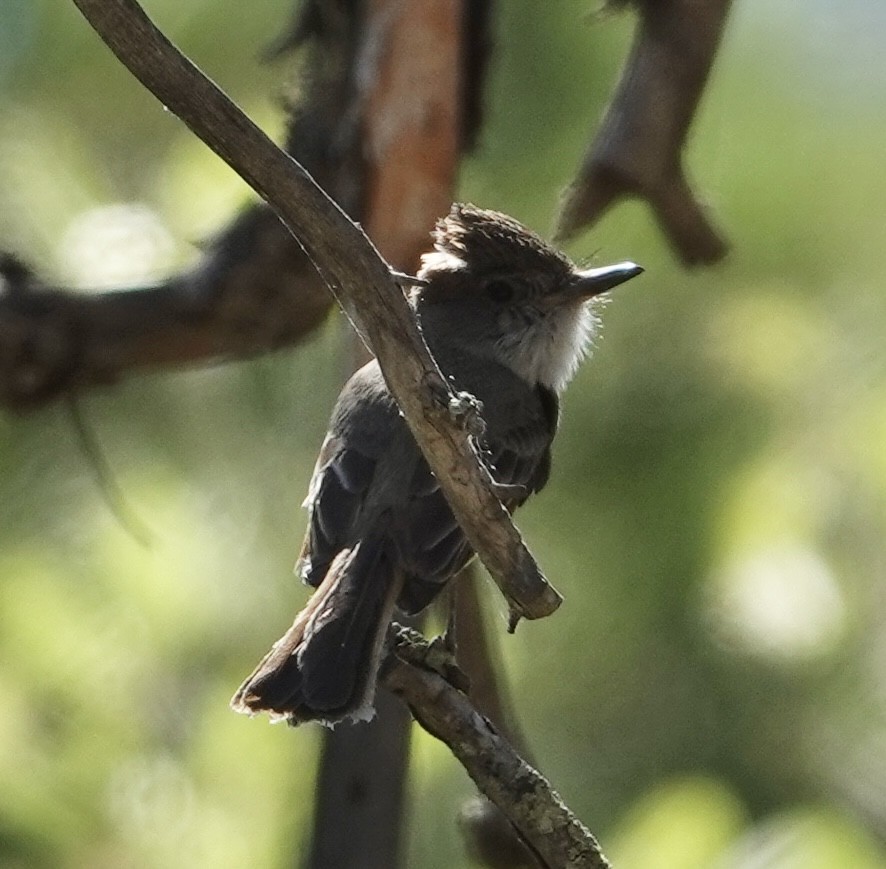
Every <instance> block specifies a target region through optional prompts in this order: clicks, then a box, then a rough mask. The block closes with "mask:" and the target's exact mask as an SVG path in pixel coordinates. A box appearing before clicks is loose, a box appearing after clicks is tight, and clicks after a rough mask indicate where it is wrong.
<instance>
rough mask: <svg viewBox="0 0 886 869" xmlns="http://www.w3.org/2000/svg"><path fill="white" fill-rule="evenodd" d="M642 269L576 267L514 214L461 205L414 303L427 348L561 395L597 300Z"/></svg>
mask: <svg viewBox="0 0 886 869" xmlns="http://www.w3.org/2000/svg"><path fill="white" fill-rule="evenodd" d="M642 271H643V269H642V268H640V267H639V266H638V265H635V264H634V263H630V262H625V263H619V264H618V265H613V266H604V267H602V268H595V269H587V270H581V269H578V268H577V267H576V266H575V264H574V263H573V262H572V261H571V260H570V259H569V258H568V257H567V256H566V255H565V254H563V253H561V252H560V251H558V250H557V249H556V248H554V247H552V246H551V245H549V244H548V243H547V242H545V241H544V240H543V239H542V238H541V237H540V236H538V235H537V234H536V233H534V232H532V230H530V229H527V228H526V227H525V226H523V225H522V224H521V223H519V222H518V221H516V220H514V219H513V218H512V217H508V216H507V215H505V214H501V213H499V212H497V211H488V210H486V209H482V208H477V207H476V206H473V205H463V204H455V205H453V206H452V210H451V211H450V213H449V214H448V215H446V217H444V218H442V219H441V220H440V221H439V222H438V223H437V226H436V228H435V230H434V249H433V250H432V251H430V252H429V253H426V254H424V255H423V256H422V266H421V269H420V270H419V273H418V276H419V278H422V279H423V280H424V281H425V282H426V283H424V284H423V285H422V286H419V287H417V288H416V289H415V291H414V303H415V306H416V310H417V312H418V315H419V318H420V320H421V321H422V324H423V328H424V329H425V332H426V335H427V337H428V339H429V343H430V342H431V341H446V342H451V343H454V344H458V345H463V346H464V347H465V349H467V350H469V351H470V352H474V353H476V354H478V355H488V356H491V357H493V358H495V359H497V360H498V361H499V362H502V363H503V364H506V365H508V366H509V367H510V368H512V369H513V370H514V372H515V373H517V374H518V375H520V376H521V377H522V378H523V379H524V380H526V381H527V382H528V383H530V384H533V385H534V384H535V383H542V384H543V385H545V386H548V387H550V388H552V389H554V390H556V391H557V392H560V391H562V389H563V388H564V387H565V386H566V384H567V383H568V382H569V380H570V378H571V377H572V375H573V374H574V372H575V370H576V368H577V367H578V364H579V362H580V361H581V359H582V357H583V356H584V354H585V352H586V351H587V348H588V346H589V344H590V340H591V338H592V337H593V334H594V331H595V329H596V328H597V325H598V322H599V321H598V319H597V317H596V316H595V314H594V311H593V309H592V305H591V304H590V303H591V300H593V299H595V298H597V297H599V296H600V295H602V294H603V293H606V292H607V291H608V290H611V289H613V288H614V287H617V286H618V285H619V284H621V283H624V282H625V281H627V280H629V279H630V278H632V277H635V276H636V275H638V274H640V273H641V272H642ZM431 349H432V350H433V349H434V348H433V347H432V348H431Z"/></svg>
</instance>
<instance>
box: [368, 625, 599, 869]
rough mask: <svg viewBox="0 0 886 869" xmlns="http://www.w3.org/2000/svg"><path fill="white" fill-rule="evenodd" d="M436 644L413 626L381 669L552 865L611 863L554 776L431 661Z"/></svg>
mask: <svg viewBox="0 0 886 869" xmlns="http://www.w3.org/2000/svg"><path fill="white" fill-rule="evenodd" d="M433 648H434V647H433V646H428V645H427V644H425V643H422V642H421V641H416V640H415V638H414V637H413V636H412V635H411V634H410V632H408V631H401V632H400V634H399V635H398V636H397V637H396V639H395V641H394V646H393V653H392V654H391V655H389V656H388V660H387V663H386V665H385V670H384V673H383V676H382V681H383V683H384V684H385V685H386V686H387V688H388V689H389V690H391V691H393V692H394V694H397V695H398V696H399V697H401V698H402V699H403V700H404V701H405V702H406V704H407V705H408V706H409V708H410V709H411V710H412V714H413V715H414V716H415V719H416V721H418V723H419V724H421V726H422V727H423V728H424V729H425V730H427V731H428V733H430V734H431V735H432V736H435V737H437V739H439V740H441V741H442V742H444V743H445V744H446V746H447V747H448V748H449V750H450V751H451V752H452V753H453V754H454V755H455V756H456V757H457V758H458V760H459V761H460V762H461V764H462V766H464V768H465V770H466V771H467V773H468V775H469V776H470V777H471V778H472V779H473V780H474V783H475V784H476V785H477V787H478V788H479V789H480V791H481V793H483V794H484V795H485V796H486V797H488V798H489V799H490V800H491V801H492V802H493V803H495V805H496V806H498V807H499V808H500V809H501V810H502V811H503V812H504V814H505V815H506V816H507V818H508V820H509V821H510V822H511V824H513V825H514V827H515V829H516V830H517V832H518V834H519V835H520V838H521V840H522V841H523V842H524V843H525V844H526V845H527V847H528V848H529V849H530V851H531V852H532V853H533V855H534V856H535V857H536V858H537V859H538V861H539V862H540V863H541V865H542V866H543V867H546V869H555V867H569V869H610V864H609V862H608V861H607V859H606V857H605V856H604V855H603V852H602V850H601V848H600V845H599V843H598V842H597V840H596V839H595V838H594V836H593V835H592V834H591V832H590V830H588V829H587V827H585V826H584V824H582V823H581V821H579V820H578V818H576V817H575V815H573V814H572V812H571V811H570V810H569V808H568V807H567V806H566V805H565V804H564V803H563V801H562V799H561V798H560V796H559V794H558V793H557V792H556V791H555V790H554V789H553V788H552V787H551V785H550V783H549V782H548V781H547V779H545V778H544V776H542V775H541V774H540V773H539V772H538V771H537V770H536V769H534V768H533V767H531V766H530V765H529V764H528V763H527V762H526V761H525V760H523V758H521V757H520V755H519V754H517V752H516V751H515V750H514V749H513V748H512V747H511V745H510V743H509V742H508V741H507V740H506V739H505V738H504V737H502V736H501V734H499V733H498V732H497V731H496V730H495V728H494V727H493V726H492V725H491V724H490V722H489V721H488V719H486V718H485V717H483V716H482V715H481V714H480V713H479V712H477V710H476V709H475V708H474V706H473V705H472V704H471V702H470V700H469V699H468V698H467V696H466V695H465V694H463V693H462V692H461V691H459V690H458V689H457V688H455V687H454V686H453V685H451V684H450V683H449V682H448V681H447V680H446V679H444V678H443V676H441V675H439V674H438V673H437V672H434V670H432V669H429V668H428V666H427V664H426V663H425V658H426V657H427V655H428V653H429V652H430V653H431V655H433Z"/></svg>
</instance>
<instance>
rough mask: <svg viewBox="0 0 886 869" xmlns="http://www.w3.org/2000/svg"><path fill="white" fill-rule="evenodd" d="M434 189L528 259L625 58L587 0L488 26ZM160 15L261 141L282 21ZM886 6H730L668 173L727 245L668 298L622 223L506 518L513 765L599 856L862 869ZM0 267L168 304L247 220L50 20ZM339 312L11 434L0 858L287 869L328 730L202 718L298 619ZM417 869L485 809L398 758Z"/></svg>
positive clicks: (670, 276)
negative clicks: (470, 97) (610, 280)
mask: <svg viewBox="0 0 886 869" xmlns="http://www.w3.org/2000/svg"><path fill="white" fill-rule="evenodd" d="M499 6H500V8H499V14H498V22H497V25H496V34H497V41H498V49H497V52H496V54H495V56H494V61H493V63H494V67H493V71H492V76H491V82H490V84H491V87H490V89H489V92H488V98H487V107H488V118H487V123H486V126H485V128H484V132H483V135H482V140H481V145H480V148H479V149H478V151H477V153H476V154H475V156H473V157H472V158H471V159H470V160H469V161H468V163H467V164H466V165H465V167H464V170H463V173H462V183H461V190H460V196H461V198H463V199H467V200H471V201H474V202H476V203H477V204H480V205H483V206H487V207H492V208H497V209H501V210H504V211H507V212H509V213H512V214H513V215H515V216H516V217H518V218H519V219H521V220H523V221H524V222H526V223H528V224H529V225H531V226H533V227H534V228H536V229H537V230H539V231H540V232H542V233H543V234H545V233H547V232H548V231H549V229H550V227H551V225H552V222H553V217H554V214H555V211H556V203H557V196H558V192H559V190H560V189H561V188H562V187H563V186H564V185H565V183H566V182H567V181H568V180H569V178H570V177H571V175H572V173H573V172H574V170H575V167H576V166H577V164H578V162H579V159H580V157H581V154H582V151H583V148H584V143H585V141H586V139H587V137H588V133H589V129H590V128H591V126H592V125H593V123H595V121H596V119H597V117H598V116H599V113H600V111H601V110H602V108H603V106H604V105H605V103H606V100H607V98H608V95H609V93H610V89H611V86H612V84H613V81H614V78H615V76H616V74H617V71H618V69H619V67H620V64H621V60H622V58H623V55H624V52H625V50H626V47H627V45H628V43H629V38H630V32H631V26H632V21H631V18H630V16H617V17H608V16H607V17H603V18H599V17H597V16H595V15H594V14H592V12H593V5H592V4H590V3H586V2H564V3H558V4H538V3H535V2H533V0H508V2H506V3H501V4H499ZM145 7H146V9H147V10H148V11H149V12H150V13H151V14H152V15H153V16H154V17H155V18H156V20H157V21H158V23H159V24H160V25H161V27H163V28H164V29H165V30H166V31H167V32H168V33H169V34H170V35H171V36H172V37H173V39H174V40H175V41H176V42H177V43H178V44H179V45H180V46H181V47H182V48H183V49H184V50H185V51H186V52H187V53H188V54H189V55H190V56H191V57H192V58H193V59H194V60H195V61H196V62H197V63H198V64H199V65H200V66H202V67H203V68H204V69H205V70H206V71H207V72H208V73H209V75H210V76H211V77H213V78H214V79H215V80H216V81H217V82H219V84H221V85H222V86H223V87H224V88H225V89H226V90H227V91H228V92H229V93H230V94H231V95H232V96H233V97H234V98H235V99H237V101H238V102H240V103H241V105H243V106H244V108H245V109H246V110H247V112H248V113H249V114H250V115H251V116H252V117H253V118H255V119H256V120H257V121H258V122H259V123H260V124H261V125H262V126H263V127H264V128H265V129H266V130H268V131H269V132H271V133H272V134H275V135H279V134H280V133H281V131H282V129H283V121H284V119H283V112H282V109H281V107H280V105H279V95H280V87H281V81H282V79H283V77H284V76H285V75H286V74H287V73H286V67H285V65H283V66H280V65H277V66H273V65H270V66H269V65H262V64H260V63H259V62H258V61H257V56H258V54H259V53H260V51H261V49H262V48H263V47H264V46H265V45H266V44H267V43H268V42H269V41H270V40H272V39H273V38H274V37H275V36H276V34H277V33H278V32H279V30H280V28H281V26H282V24H283V21H284V16H285V14H286V13H287V12H288V3H286V2H280V0H254V2H252V3H249V4H244V3H239V2H236V0H191V2H189V3H184V4H183V3H179V2H177V0H152V2H148V3H145ZM884 28H886V7H884V6H883V4H882V3H881V2H880V0H843V2H841V3H837V2H836V0H815V2H813V0H807V2H806V3H804V4H802V8H799V7H798V5H797V4H795V3H791V2H788V0H768V2H764V0H740V2H738V3H736V6H735V9H734V11H733V15H732V18H731V21H730V24H729V26H728V28H727V32H726V38H725V41H724V44H723V47H722V49H721V53H720V57H719V61H718V65H717V67H716V68H715V72H714V75H713V77H712V79H711V82H710V85H709V87H708V90H707V92H706V96H705V99H704V102H703V104H702V107H701V111H700V115H699V117H698V120H697V123H696V125H695V127H694V129H693V135H692V144H691V148H690V165H691V170H692V174H693V176H694V177H695V179H696V182H697V183H698V185H699V187H700V188H701V189H703V190H704V192H705V194H706V196H707V198H708V200H709V201H710V202H711V204H712V205H713V206H714V208H715V210H716V212H717V215H718V218H719V222H720V223H721V225H723V226H724V227H725V229H726V230H727V232H728V234H729V235H730V237H731V240H732V242H733V245H734V250H733V253H732V254H731V256H730V257H729V259H728V260H727V261H726V262H725V264H723V265H721V266H719V267H717V268H715V269H710V270H701V271H698V272H693V273H692V274H689V273H687V272H685V271H684V270H682V269H681V268H680V267H679V266H678V265H677V264H676V263H675V261H674V259H673V257H672V255H671V254H670V252H669V250H668V249H667V248H666V246H665V244H664V242H663V240H662V239H661V237H660V235H659V233H658V230H657V228H656V227H655V225H654V223H653V221H652V220H651V218H650V216H649V214H648V213H647V211H646V209H645V208H644V207H643V206H640V205H628V206H622V207H620V208H618V209H617V210H616V211H614V212H612V213H611V214H610V215H609V216H607V217H606V218H605V219H604V221H603V222H602V224H601V225H600V227H599V229H598V230H597V231H595V232H593V233H592V234H590V235H585V236H583V237H582V238H580V239H578V240H577V241H576V242H575V243H574V244H573V245H571V247H570V249H569V252H570V253H571V254H572V255H573V256H574V257H575V258H577V259H579V260H582V259H588V258H590V257H591V256H594V257H596V258H598V260H599V261H601V262H606V261H614V260H618V259H622V258H632V259H636V260H637V261H638V262H641V263H642V264H643V265H644V266H645V267H646V269H647V274H646V275H645V276H644V277H643V279H642V280H641V281H637V282H634V283H631V284H630V285H629V286H627V287H626V288H625V289H624V290H622V291H619V293H618V294H617V296H616V297H615V298H614V299H613V300H612V302H611V304H610V305H609V306H608V308H607V310H606V313H605V329H604V332H603V335H602V337H601V338H600V340H599V341H598V343H597V347H596V349H595V352H594V356H593V359H592V361H591V362H590V363H589V364H587V365H585V367H584V368H583V369H582V370H581V372H580V374H579V375H578V377H577V379H576V381H575V383H574V384H573V386H572V387H571V389H570V391H569V392H568V394H567V396H566V400H565V402H564V414H563V423H562V429H561V434H560V437H559V440H558V442H557V444H556V450H555V462H554V472H553V477H552V480H551V484H550V486H549V487H548V489H547V490H546V491H545V493H544V494H543V495H542V496H540V497H539V498H538V499H537V500H535V501H533V502H532V504H531V506H529V507H528V508H526V509H525V510H524V511H523V512H522V513H521V515H520V517H519V522H518V524H519V525H520V527H521V529H522V530H523V532H524V534H525V535H526V537H527V539H528V541H529V542H530V545H531V546H532V548H533V550H534V552H535V553H536V555H537V556H538V558H539V561H540V563H541V564H542V565H543V567H544V568H545V571H546V573H547V574H548V575H549V576H550V577H551V578H552V579H553V581H554V583H555V584H556V586H557V587H558V588H559V589H560V590H561V591H562V592H563V593H564V595H565V597H566V603H565V605H564V606H563V607H562V608H561V610H560V611H559V612H558V613H557V614H556V616H555V617H553V618H551V619H547V620H544V621H542V622H535V623H531V624H526V623H524V624H523V625H522V626H521V628H520V630H519V631H518V633H517V634H516V635H515V636H507V635H505V632H504V627H505V622H504V619H503V618H502V617H499V616H502V615H503V612H502V604H501V602H500V600H499V598H498V597H497V596H496V594H495V593H494V590H492V589H490V590H489V593H488V594H487V595H486V597H487V603H488V606H489V608H490V610H491V611H492V612H493V613H495V614H496V615H495V617H494V618H495V621H496V623H497V625H498V626H499V630H498V633H499V635H500V636H499V645H500V647H501V651H502V656H503V666H504V668H505V670H506V671H507V674H508V677H509V679H510V681H511V683H512V685H513V691H514V695H515V702H516V705H517V707H518V710H519V714H520V717H521V720H522V722H523V725H524V727H525V729H526V731H527V736H528V738H529V741H530V744H531V745H532V746H533V749H534V752H535V755H536V758H537V759H538V762H539V765H540V768H541V769H542V771H543V772H544V773H545V774H547V775H548V776H549V777H550V779H551V781H552V782H553V784H554V786H555V787H556V788H558V789H559V791H560V792H561V794H562V795H563V797H564V798H565V799H566V801H567V802H568V803H569V804H570V806H571V807H572V808H573V810H575V811H576V813H577V814H578V815H579V816H580V817H581V818H582V819H583V820H584V821H585V823H587V824H588V825H589V826H590V827H591V828H592V829H593V830H594V832H595V833H596V834H598V836H599V837H600V838H601V840H602V844H603V847H604V850H605V851H606V853H607V855H608V856H610V858H611V859H613V861H614V862H615V863H616V865H620V866H625V867H642V869H648V867H651V869H695V867H721V869H745V867H755V869H756V867H779V869H781V867H804V869H818V867H821V869H828V867H849V866H851V867H862V869H866V867H886V845H884V839H886V582H884V580H886V535H884V528H886V341H884V332H886V294H884V292H883V285H884V277H886V243H884V235H886V171H884V156H886V150H884V148H886V111H884V103H883V93H884V87H886V56H884V54H883V52H882V33H883V32H884ZM0 119H2V121H0V248H4V249H7V250H14V251H16V252H17V253H19V254H20V255H22V256H23V257H24V258H25V259H27V260H28V261H30V262H31V263H32V264H34V265H35V266H36V267H37V268H38V270H39V271H40V272H41V274H43V275H44V276H47V277H49V278H53V279H56V280H59V281H62V282H66V283H70V284H73V285H76V286H81V287H90V288H94V287H102V286H115V285H120V284H127V283H138V282H142V281H144V280H145V279H153V278H158V277H162V276H163V275H165V274H168V273H169V272H170V271H172V270H174V269H175V268H177V267H180V266H181V265H183V264H185V263H187V262H189V261H190V260H191V259H192V258H193V257H194V256H195V253H196V251H197V246H198V245H199V244H200V242H201V241H202V240H204V239H206V238H207V237H208V236H209V235H211V234H212V232H213V231H214V230H216V229H218V228H219V227H221V226H222V225H223V224H224V223H225V222H226V221H227V220H228V219H229V218H230V216H231V214H232V213H233V212H234V211H235V210H236V209H238V208H239V207H242V205H243V204H244V203H246V202H248V201H249V197H250V194H249V192H248V190H247V189H246V188H245V186H244V185H243V184H242V183H241V182H239V181H238V179H237V178H236V177H235V176H234V175H233V173H231V172H230V171H229V170H228V169H227V168H226V167H224V166H223V165H222V164H221V163H220V162H219V161H218V160H217V159H216V158H215V157H214V156H213V155H212V154H211V153H210V152H209V151H208V150H207V149H206V148H204V147H203V146H202V145H201V144H200V143H199V142H197V141H196V140H195V139H194V138H193V137H192V136H191V135H190V134H189V133H188V132H187V131H186V130H185V129H184V128H183V127H182V125H181V124H180V123H179V122H178V121H177V120H176V119H175V118H174V117H172V116H171V115H169V114H166V113H164V112H163V111H162V109H161V108H160V106H159V105H158V104H157V103H156V102H155V101H154V99H153V98H152V97H150V96H149V95H148V94H147V93H145V92H144V91H143V90H142V89H141V87H140V86H139V85H138V84H136V83H135V81H134V80H133V79H132V78H131V77H130V76H129V74H128V73H127V72H126V71H125V70H123V69H122V67H120V66H119V65H118V64H117V62H116V61H115V60H114V59H113V58H112V56H111V55H110V53H109V52H108V51H107V50H106V49H105V48H104V47H103V46H102V45H101V44H100V43H99V41H98V39H97V37H95V36H94V34H93V33H92V31H91V30H90V29H89V28H88V27H87V25H86V24H85V23H84V22H83V21H82V19H81V18H80V17H79V15H78V13H77V12H76V10H75V9H74V7H73V4H64V3H63V4H59V3H57V2H52V0H2V3H0ZM345 331H346V327H345V324H344V322H343V318H342V317H341V316H340V315H334V316H332V317H331V318H330V322H329V323H328V324H327V326H326V327H325V328H324V329H323V330H322V333H321V334H319V335H318V336H317V337H316V338H315V339H314V340H312V341H311V342H310V343H309V344H308V345H306V346H303V347H301V348H297V349H296V350H295V351H292V352H285V353H279V354H276V355H273V356H268V357H264V358H261V359H258V360H256V361H253V362H248V363H239V364H228V365H224V366H217V367H214V368H210V369H204V370H195V371H188V372H182V373H171V374H167V375H157V376H151V377H141V378H138V379H132V380H130V381H128V382H126V383H124V384H121V385H119V386H116V387H114V388H112V389H106V390H103V391H96V392H92V393H90V394H88V395H87V396H85V397H84V398H83V399H82V403H81V407H82V413H83V415H84V416H85V417H86V418H87V420H88V421H89V423H90V425H91V426H92V427H93V428H94V429H95V431H96V433H97V435H98V437H99V439H100V441H101V445H102V449H103V450H104V452H105V454H106V456H107V459H108V461H109V462H110V464H111V466H112V468H113V472H114V474H115V476H116V481H117V483H118V484H119V486H120V487H121V489H122V491H123V493H124V496H125V499H126V502H127V504H128V507H129V509H130V510H131V512H132V513H133V514H135V516H136V517H137V521H138V522H139V523H141V524H143V525H144V526H145V527H146V529H147V531H148V536H149V542H148V545H144V544H143V543H142V542H139V540H138V539H137V535H134V534H133V533H132V531H131V530H130V529H127V527H126V525H125V524H124V523H122V522H121V521H120V520H119V518H117V517H115V515H114V514H113V512H112V511H111V509H110V508H109V505H108V502H107V499H106V498H105V497H104V496H103V494H102V490H101V486H100V485H99V482H98V480H97V473H96V469H95V468H94V466H93V465H92V464H91V463H90V461H89V459H88V458H87V457H86V456H85V455H84V452H83V449H82V448H81V445H80V443H79V441H78V437H77V435H76V433H75V430H74V427H73V425H72V422H71V418H70V415H69V413H68V411H67V410H66V408H65V407H63V406H58V407H52V408H49V409H47V410H43V411H40V412H38V413H35V414H33V415H31V416H27V417H23V418H13V417H9V416H5V417H3V418H2V419H0V467H2V471H0V866H3V867H7V866H8V867H177V866H185V865H187V866H195V867H204V866H205V867H209V866H212V867H242V866H247V865H249V866H261V867H282V866H284V865H292V855H293V854H294V853H298V852H299V850H300V849H301V848H302V847H303V843H304V842H305V841H306V839H307V836H308V832H309V824H310V817H311V809H312V798H313V776H314V770H315V765H316V748H317V746H318V743H319V732H318V730H317V729H315V728H311V727H306V728H302V729H300V730H298V731H291V730H288V729H287V728H285V727H270V726H268V725H267V724H266V723H265V722H264V721H263V720H249V719H247V718H244V717H241V716H237V715H235V714H233V713H231V712H230V711H229V710H228V700H229V698H230V696H231V694H232V693H233V691H234V689H235V688H236V687H237V685H238V684H239V683H240V681H241V679H242V678H243V677H244V676H245V675H246V674H247V673H248V672H249V670H250V669H251V667H252V665H253V664H254V663H255V661H256V659H257V658H258V656H259V655H260V654H261V653H263V652H264V651H265V650H266V648H267V646H268V644H269V642H270V641H271V640H273V639H274V638H276V637H277V636H278V635H279V633H280V632H281V631H282V630H283V629H284V628H285V627H286V626H287V625H288V624H289V622H290V620H291V617H292V615H293V614H294V612H295V610H296V609H297V608H298V606H299V605H300V603H301V601H302V600H303V599H304V598H305V596H306V594H305V592H304V590H303V589H302V588H301V587H300V586H299V585H298V584H297V583H296V581H295V580H294V578H293V577H292V575H291V573H290V570H291V566H292V563H293V561H294V558H295V555H296V553H297V550H298V547H299V545H300V542H301V535H302V531H303V526H304V516H303V515H302V512H301V510H300V508H299V505H300V503H301V500H302V498H303V497H304V494H305V491H306V485H307V480H308V477H309V474H310V471H311V469H312V466H313V461H314V456H315V454H316V450H317V448H318V446H319V443H320V441H321V439H322V434H323V432H324V430H325V424H326V418H327V414H328V412H329V409H330V408H331V405H332V403H333V401H334V398H335V395H336V393H337V391H338V388H339V386H340V385H341V382H342V379H343V377H344V375H345V371H346V366H347V353H346V352H345V350H344V345H345V341H344V336H345ZM413 745H414V752H413V754H414V761H413V779H412V783H411V795H412V819H411V824H410V833H409V858H408V861H407V862H408V865H410V866H416V867H429V869H435V867H441V869H442V867H458V866H466V865H467V863H466V858H465V857H464V856H463V853H462V847H461V843H460V841H459V838H458V836H457V835H456V833H455V828H454V821H453V818H454V815H455V813H456V811H457V809H458V807H459V805H460V804H461V802H462V800H463V799H464V797H466V796H467V795H469V794H470V793H471V785H470V782H469V781H468V780H467V778H466V776H465V775H464V774H463V772H462V771H461V769H460V767H459V766H458V765H457V763H456V762H455V761H454V760H453V759H452V758H451V757H450V756H449V754H448V752H447V751H446V750H445V749H444V748H442V747H441V746H440V745H438V744H436V743H435V742H434V741H433V740H431V739H430V738H429V737H426V736H425V735H424V734H421V733H416V734H415V739H414V744H413Z"/></svg>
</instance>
